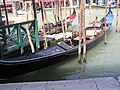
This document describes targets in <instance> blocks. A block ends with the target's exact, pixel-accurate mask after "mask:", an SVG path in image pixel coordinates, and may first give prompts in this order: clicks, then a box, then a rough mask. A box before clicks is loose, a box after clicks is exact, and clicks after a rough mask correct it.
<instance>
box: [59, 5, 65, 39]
mask: <svg viewBox="0 0 120 90" xmlns="http://www.w3.org/2000/svg"><path fill="white" fill-rule="evenodd" d="M60 16H61V17H60V18H61V24H62V32H63V40H64V41H65V29H64V23H63V18H62V17H63V15H62V8H61V3H60Z"/></svg>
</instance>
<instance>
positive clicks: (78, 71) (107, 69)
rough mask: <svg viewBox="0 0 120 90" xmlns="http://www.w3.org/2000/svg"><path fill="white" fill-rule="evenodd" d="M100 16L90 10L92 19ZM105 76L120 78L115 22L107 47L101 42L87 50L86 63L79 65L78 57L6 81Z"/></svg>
mask: <svg viewBox="0 0 120 90" xmlns="http://www.w3.org/2000/svg"><path fill="white" fill-rule="evenodd" d="M113 12H114V15H116V10H115V9H114V10H113ZM86 13H88V10H86ZM102 15H104V9H93V10H92V17H95V16H98V17H99V19H100V18H101V17H102ZM88 17H89V16H88V14H86V21H87V22H88V20H89V19H88ZM119 25H120V24H119ZM73 27H77V18H76V19H75V21H74V22H73ZM74 29H76V28H74ZM119 30H120V28H119ZM105 76H113V77H116V76H120V33H119V32H118V33H116V32H115V20H114V23H113V25H112V28H111V31H110V33H109V35H108V40H107V45H104V42H103V41H102V42H100V43H99V44H98V45H97V46H95V47H94V48H92V49H91V50H89V51H88V52H87V63H83V64H79V63H78V57H75V58H73V59H69V60H67V61H66V60H65V62H62V63H59V64H57V65H53V66H50V67H47V68H44V69H41V70H37V71H34V72H30V73H27V74H24V75H21V76H18V77H15V78H11V79H9V80H6V81H7V82H23V81H24V82H27V81H48V80H74V79H80V78H90V77H105ZM6 81H5V82H6Z"/></svg>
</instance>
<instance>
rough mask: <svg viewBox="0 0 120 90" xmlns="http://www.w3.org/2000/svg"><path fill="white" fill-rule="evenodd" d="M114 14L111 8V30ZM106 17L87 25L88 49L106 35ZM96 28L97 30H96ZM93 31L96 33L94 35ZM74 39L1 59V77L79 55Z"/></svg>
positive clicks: (16, 74)
mask: <svg viewBox="0 0 120 90" xmlns="http://www.w3.org/2000/svg"><path fill="white" fill-rule="evenodd" d="M113 18H114V15H113V13H112V11H111V9H109V12H108V14H107V15H106V22H107V25H106V26H107V27H106V30H107V31H109V29H110V27H111V25H112V21H113ZM104 20H105V17H103V18H102V19H101V20H100V21H98V22H93V23H90V24H89V25H88V27H86V39H87V43H86V44H87V49H91V48H92V47H93V46H94V45H96V44H97V43H99V42H100V41H101V40H102V38H103V37H104V28H105V23H104ZM94 28H95V29H96V30H94ZM93 31H96V34H94V35H92V33H93ZM71 41H72V45H70V44H69V42H66V41H61V42H59V43H57V44H56V45H53V46H50V47H48V48H47V49H43V50H40V51H37V52H35V53H31V54H26V55H23V56H20V57H16V58H8V59H2V58H1V59H0V78H2V79H3V78H10V77H14V76H18V75H20V74H24V73H27V72H31V71H33V70H37V69H42V68H45V67H48V66H50V65H53V64H56V63H58V62H61V61H65V60H66V59H65V58H67V59H69V58H71V57H73V56H76V55H77V51H78V40H77V37H76V38H74V39H73V40H71Z"/></svg>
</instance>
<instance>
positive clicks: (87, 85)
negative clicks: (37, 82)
mask: <svg viewBox="0 0 120 90" xmlns="http://www.w3.org/2000/svg"><path fill="white" fill-rule="evenodd" d="M47 90H97V88H96V85H95V83H94V80H93V79H81V80H67V81H56V82H48V86H47Z"/></svg>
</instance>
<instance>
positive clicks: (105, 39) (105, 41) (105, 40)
mask: <svg viewBox="0 0 120 90" xmlns="http://www.w3.org/2000/svg"><path fill="white" fill-rule="evenodd" d="M106 14H107V1H106V0H105V15H104V16H105V17H104V23H105V28H104V32H105V38H104V43H105V44H107V31H106V28H107V26H106Z"/></svg>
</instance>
